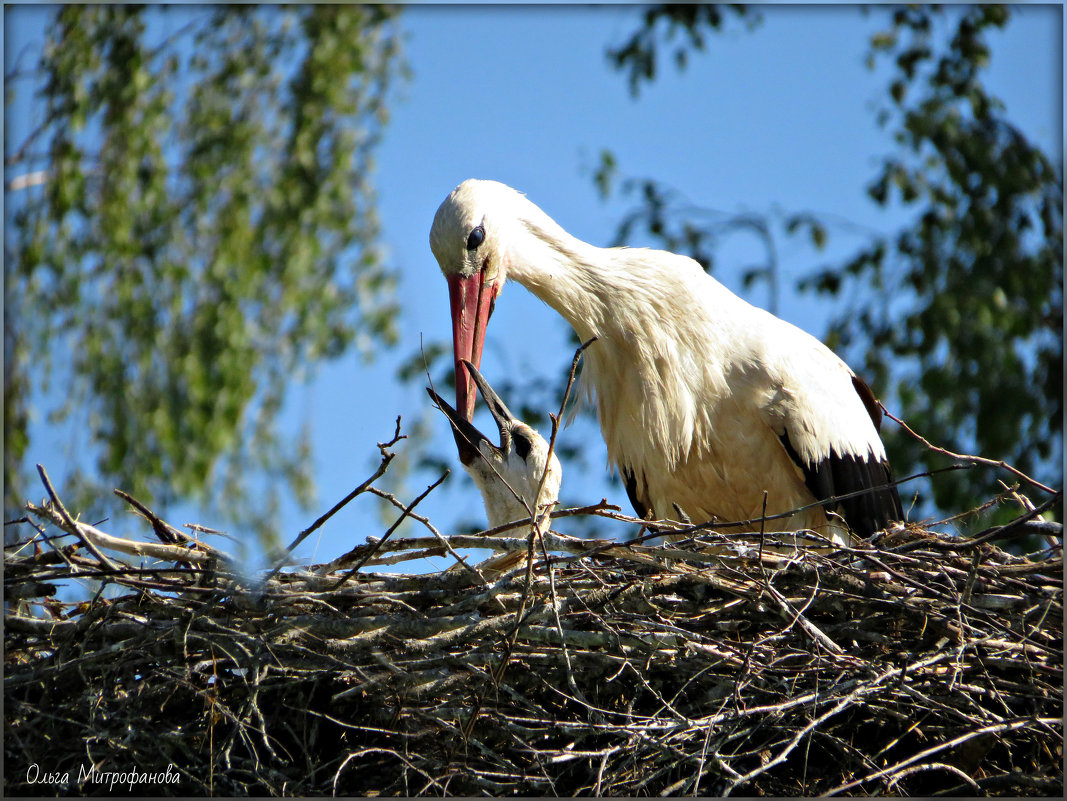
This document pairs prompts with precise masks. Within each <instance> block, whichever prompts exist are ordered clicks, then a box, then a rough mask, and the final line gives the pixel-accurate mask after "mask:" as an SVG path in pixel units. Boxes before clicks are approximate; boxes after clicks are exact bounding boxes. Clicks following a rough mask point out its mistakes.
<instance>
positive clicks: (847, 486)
mask: <svg viewBox="0 0 1067 801" xmlns="http://www.w3.org/2000/svg"><path fill="white" fill-rule="evenodd" d="M779 439H780V440H781V441H782V445H783V446H785V450H786V452H787V453H788V454H789V458H791V459H792V460H793V461H794V462H796V464H797V466H799V467H800V469H801V470H802V471H803V473H804V484H805V485H807V488H808V489H809V490H810V491H811V494H812V495H814V496H815V500H817V501H827V499H828V498H834V497H836V496H839V495H847V494H849V493H852V492H860V491H861V490H867V491H866V492H863V493H862V494H860V495H856V496H854V497H851V498H845V499H844V500H842V501H839V502H830V501H827V502H826V503H824V504H823V506H824V507H825V508H826V509H827V510H831V511H838V512H839V513H840V514H841V516H842V517H844V518H845V522H847V523H848V525H849V527H850V528H851V529H852V531H853V532H854V533H855V534H856V535H857V536H858V537H861V538H863V539H866V538H867V537H870V536H871V535H872V534H874V533H875V532H876V531H881V530H882V529H884V528H885V527H886V526H888V525H889V524H890V523H893V522H896V521H898V520H903V519H904V510H903V508H902V507H901V505H900V494H899V493H898V492H897V488H896V486H895V485H894V484H893V470H892V468H890V466H889V462H887V461H885V460H884V459H873V458H864V457H860V456H855V455H853V454H846V455H844V456H842V455H840V454H838V453H836V452H834V451H831V452H830V455H829V457H827V458H825V459H820V460H818V461H816V462H806V461H805V460H803V459H801V458H800V454H798V453H797V451H796V449H795V448H794V447H793V444H792V443H791V442H790V441H789V434H788V432H787V433H785V434H782V435H781V436H780V437H779ZM835 506H836V508H835Z"/></svg>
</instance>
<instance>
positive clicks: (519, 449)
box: [511, 431, 531, 462]
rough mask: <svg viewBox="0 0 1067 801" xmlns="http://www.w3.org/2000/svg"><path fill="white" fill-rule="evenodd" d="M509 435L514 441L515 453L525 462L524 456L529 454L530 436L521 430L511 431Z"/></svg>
mask: <svg viewBox="0 0 1067 801" xmlns="http://www.w3.org/2000/svg"><path fill="white" fill-rule="evenodd" d="M511 437H512V441H513V442H514V443H515V453H517V454H519V458H520V459H522V460H523V461H524V462H525V461H526V457H527V456H529V455H530V447H531V443H530V438H529V437H527V436H526V434H524V433H523V432H522V431H512V432H511Z"/></svg>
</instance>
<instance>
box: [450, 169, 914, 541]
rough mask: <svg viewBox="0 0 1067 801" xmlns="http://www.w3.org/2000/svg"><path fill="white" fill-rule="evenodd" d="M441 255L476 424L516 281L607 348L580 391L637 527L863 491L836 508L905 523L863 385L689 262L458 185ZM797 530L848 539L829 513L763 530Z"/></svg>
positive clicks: (856, 523) (514, 199) (861, 528)
mask: <svg viewBox="0 0 1067 801" xmlns="http://www.w3.org/2000/svg"><path fill="white" fill-rule="evenodd" d="M430 245H431V248H432V250H433V252H434V255H435V256H436V258H437V261H438V263H439V265H440V267H441V270H442V272H443V273H444V274H445V277H446V279H447V280H448V285H449V293H450V298H451V304H452V317H453V345H454V349H455V356H456V360H457V361H456V387H457V407H458V408H459V410H460V411H461V412H462V413H463V414H464V415H466V417H467V418H468V419H469V418H470V417H471V416H472V413H473V406H474V396H473V386H472V385H471V379H470V378H469V377H468V376H467V372H466V368H465V367H464V365H463V363H462V361H461V360H462V359H470V361H472V362H473V363H474V364H475V365H478V364H480V358H481V351H482V345H483V343H484V337H485V329H486V326H487V324H488V320H489V315H490V314H491V312H492V308H493V302H494V301H495V298H496V296H497V295H498V294H499V292H500V290H501V288H502V286H503V283H504V281H505V280H507V279H512V280H515V281H518V282H519V283H521V284H523V285H524V286H525V287H526V288H527V289H529V290H530V291H531V292H533V293H534V294H535V295H537V296H538V297H539V298H541V299H542V300H543V301H545V302H546V303H547V304H549V305H550V306H552V308H554V309H555V310H556V311H558V312H559V313H560V314H561V315H563V317H564V318H566V320H567V321H568V322H569V323H570V324H571V326H572V327H573V328H574V330H575V331H576V333H577V334H578V336H579V338H580V339H581V340H583V341H585V340H587V339H589V338H591V337H593V336H595V337H597V342H596V343H595V344H594V345H593V346H592V347H590V348H589V349H588V350H587V351H586V354H585V364H584V367H583V371H582V376H581V382H582V386H583V388H584V390H585V392H586V394H587V396H588V397H590V398H592V399H594V400H595V403H596V405H597V410H598V413H599V419H600V425H601V429H602V431H603V434H604V440H605V442H606V443H607V449H608V458H609V460H610V462H611V463H612V464H613V465H615V466H616V467H618V468H619V470H620V471H621V473H622V476H623V478H624V480H625V481H626V485H627V491H628V494H629V495H630V498H631V500H632V501H633V503H634V506H635V507H636V508H637V510H638V512H639V513H640V514H642V515H645V514H649V515H651V516H653V517H659V518H675V519H676V518H678V517H679V514H678V512H679V511H680V512H682V513H684V515H685V516H687V517H689V518H690V519H691V520H693V521H694V522H704V521H718V522H725V521H738V520H752V519H758V518H760V516H761V513H762V509H763V493H764V491H765V490H766V492H767V514H769V515H770V514H777V513H783V512H789V511H792V510H794V509H798V508H799V507H802V506H805V505H809V504H812V503H814V502H816V501H824V500H826V499H828V498H831V497H834V496H837V495H842V494H847V493H850V492H856V491H860V490H868V492H866V493H865V494H863V495H861V496H859V497H857V498H853V499H850V500H845V501H843V502H842V503H841V504H840V505H835V508H837V509H838V510H839V511H841V512H842V514H843V515H844V517H845V518H846V520H847V521H848V523H849V525H850V526H851V527H852V529H853V530H854V531H855V532H856V533H858V534H861V535H864V536H866V535H869V534H870V533H872V532H873V531H875V530H877V529H878V528H881V527H884V526H885V525H886V524H887V523H889V522H891V521H893V520H900V519H902V517H903V515H902V512H901V508H900V500H899V497H898V495H897V492H896V489H895V487H893V486H891V485H890V482H891V481H892V477H891V473H890V470H889V466H888V463H887V462H886V456H885V450H884V448H883V446H882V442H881V440H880V438H879V436H878V430H877V425H878V422H879V420H880V412H879V411H878V407H877V403H876V401H875V400H874V396H873V395H872V394H871V392H870V390H869V389H868V388H867V387H866V385H865V384H863V382H862V381H860V380H859V379H858V378H856V376H855V375H854V374H853V372H852V371H851V370H850V369H849V367H848V366H847V365H846V364H845V363H844V362H843V361H841V359H839V358H838V357H837V356H836V355H835V354H834V353H833V352H831V351H830V350H829V349H828V348H827V347H826V346H825V345H823V344H822V343H821V342H819V341H818V340H817V339H815V338H814V337H812V336H811V335H809V334H807V333H806V332H804V331H802V330H800V329H799V328H797V327H795V326H793V325H791V324H790V323H787V322H785V321H783V320H780V319H778V318H777V317H775V316H773V315H771V314H770V313H768V312H766V311H763V310H762V309H759V308H756V307H753V306H752V305H750V304H749V303H747V302H745V301H744V300H742V299H741V298H739V297H737V296H736V295H734V294H733V293H732V292H730V291H729V290H728V289H726V288H725V287H724V286H723V285H722V284H720V283H719V282H718V281H716V280H715V279H714V278H712V277H711V276H709V275H707V274H706V273H705V272H704V271H703V270H702V269H701V268H700V266H699V265H698V264H697V263H696V262H695V261H693V260H692V259H689V258H687V257H684V256H679V255H676V254H673V253H668V252H665V251H659V250H649V249H628V248H598V247H595V246H593V245H589V244H587V243H585V242H583V241H581V240H579V239H576V238H575V237H573V236H571V235H570V234H568V233H567V232H566V231H564V230H563V228H561V227H560V226H559V225H558V224H556V223H555V221H553V220H552V219H551V218H550V217H549V216H548V215H546V214H545V213H544V212H543V211H541V209H539V208H538V207H537V206H535V205H534V204H533V203H531V202H530V201H529V200H527V199H526V198H525V197H524V196H523V195H521V194H520V193H518V192H516V191H515V190H513V189H511V188H510V187H508V186H505V185H504V184H501V183H497V182H495V181H476V180H470V181H465V182H464V183H462V184H460V185H459V186H458V187H457V188H456V189H455V190H454V191H453V192H452V193H451V194H450V195H449V196H448V198H447V199H446V200H445V201H444V203H442V205H441V207H440V208H439V209H438V211H437V215H436V217H435V218H434V222H433V227H432V229H431V232H430ZM759 528H760V524H759V523H754V524H752V525H750V526H745V527H741V528H739V529H738V528H734V529H731V530H733V531H737V530H742V531H744V530H749V531H752V530H758V529H759ZM802 528H811V529H815V530H817V531H820V532H821V533H824V534H827V535H830V536H833V537H834V538H835V539H837V540H838V541H842V540H843V536H842V532H841V530H840V529H839V528H838V527H837V526H834V525H828V519H827V516H826V513H825V511H824V509H823V508H822V507H821V506H814V507H812V508H811V509H808V510H806V511H804V512H800V513H797V514H795V515H793V516H792V517H790V518H789V519H787V520H785V521H778V524H777V525H773V526H768V530H774V529H778V530H798V529H802Z"/></svg>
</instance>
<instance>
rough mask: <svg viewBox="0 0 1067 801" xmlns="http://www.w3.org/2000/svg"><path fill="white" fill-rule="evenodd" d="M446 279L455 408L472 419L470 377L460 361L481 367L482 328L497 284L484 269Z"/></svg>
mask: <svg viewBox="0 0 1067 801" xmlns="http://www.w3.org/2000/svg"><path fill="white" fill-rule="evenodd" d="M447 280H448V299H449V302H450V304H451V306H452V351H453V354H454V355H455V359H456V409H457V410H459V413H460V414H461V415H463V416H464V417H465V418H466V419H467V420H473V419H474V401H475V397H476V393H475V389H474V379H473V378H472V377H471V375H470V373H469V372H468V371H467V368H466V366H465V365H464V364H463V361H462V360H463V359H466V360H467V361H469V362H471V363H472V364H473V365H474V366H475V367H481V366H482V346H483V345H485V328H486V326H487V325H489V315H490V314H492V312H493V301H494V300H495V299H496V296H497V292H498V285H497V281H496V280H493V279H486V277H485V271H484V270H479V271H478V272H476V273H474V274H473V275H470V276H468V277H467V278H464V277H462V276H460V275H457V274H453V275H450V276H448V278H447Z"/></svg>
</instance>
